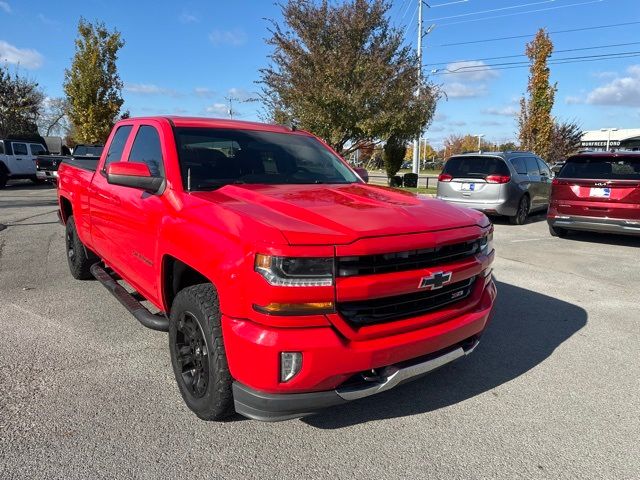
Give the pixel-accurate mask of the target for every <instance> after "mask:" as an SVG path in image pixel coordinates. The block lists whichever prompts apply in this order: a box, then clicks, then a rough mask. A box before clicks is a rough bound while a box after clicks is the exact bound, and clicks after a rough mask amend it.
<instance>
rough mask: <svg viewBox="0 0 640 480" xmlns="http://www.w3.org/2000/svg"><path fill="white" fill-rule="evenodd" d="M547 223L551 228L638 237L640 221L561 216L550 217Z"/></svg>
mask: <svg viewBox="0 0 640 480" xmlns="http://www.w3.org/2000/svg"><path fill="white" fill-rule="evenodd" d="M547 222H548V223H549V225H551V226H552V227H558V228H566V229H567V230H582V231H589V232H602V233H618V234H622V235H640V220H625V219H619V218H602V217H582V216H570V215H561V216H555V217H551V216H550V217H548V218H547Z"/></svg>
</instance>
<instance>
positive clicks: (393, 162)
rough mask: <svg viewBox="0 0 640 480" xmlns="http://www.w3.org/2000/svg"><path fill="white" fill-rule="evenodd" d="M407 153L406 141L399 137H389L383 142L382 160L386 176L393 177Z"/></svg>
mask: <svg viewBox="0 0 640 480" xmlns="http://www.w3.org/2000/svg"><path fill="white" fill-rule="evenodd" d="M406 153H407V142H406V141H405V140H402V139H401V138H399V137H390V138H389V139H388V140H387V143H385V145H384V148H383V152H382V160H383V162H384V169H385V171H386V172H387V178H389V179H390V178H391V177H393V176H394V175H395V174H396V173H398V170H400V167H401V166H402V162H404V156H405V154H406Z"/></svg>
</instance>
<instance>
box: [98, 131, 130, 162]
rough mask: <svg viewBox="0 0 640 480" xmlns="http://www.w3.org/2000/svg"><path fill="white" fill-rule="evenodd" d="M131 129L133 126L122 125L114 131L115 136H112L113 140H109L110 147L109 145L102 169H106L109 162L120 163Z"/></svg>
mask: <svg viewBox="0 0 640 480" xmlns="http://www.w3.org/2000/svg"><path fill="white" fill-rule="evenodd" d="M132 128H133V125H123V126H122V127H119V128H118V130H116V134H115V135H114V136H113V140H111V145H109V153H108V154H107V158H106V159H105V161H104V166H103V167H102V168H103V169H106V168H107V165H109V164H110V163H111V162H119V161H120V159H121V157H122V151H123V150H124V146H125V145H126V144H127V138H129V134H130V133H131V129H132Z"/></svg>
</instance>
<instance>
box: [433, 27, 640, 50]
mask: <svg viewBox="0 0 640 480" xmlns="http://www.w3.org/2000/svg"><path fill="white" fill-rule="evenodd" d="M638 24H640V21H635V22H625V23H612V24H609V25H596V26H593V27H582V28H571V29H568V30H556V31H554V32H549V35H555V34H558V33H572V32H584V31H587V30H598V29H601V28H613V27H624V26H628V25H638ZM533 36H535V33H531V34H528V35H513V36H510V37H495V38H485V39H480V40H469V41H466V42H455V43H441V44H439V45H434V46H435V47H455V46H458V45H471V44H476V43H488V42H498V41H501V40H513V39H516V38H531V37H533Z"/></svg>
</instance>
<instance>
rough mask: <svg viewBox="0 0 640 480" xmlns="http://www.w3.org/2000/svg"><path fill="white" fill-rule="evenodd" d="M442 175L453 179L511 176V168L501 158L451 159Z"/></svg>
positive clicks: (469, 157) (478, 156)
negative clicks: (447, 175)
mask: <svg viewBox="0 0 640 480" xmlns="http://www.w3.org/2000/svg"><path fill="white" fill-rule="evenodd" d="M442 173H446V174H449V175H451V176H452V177H453V178H486V177H487V176H489V175H505V176H506V175H510V172H509V167H507V165H506V164H505V163H504V160H502V159H501V158H499V157H488V156H480V155H477V156H464V157H451V158H450V159H449V160H447V163H445V164H444V169H443V170H442Z"/></svg>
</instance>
